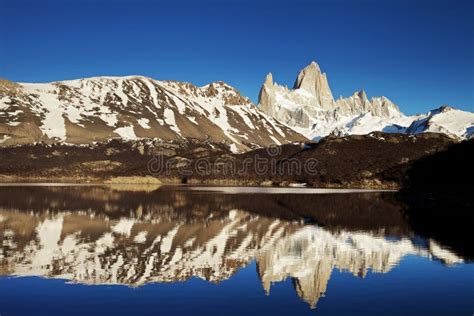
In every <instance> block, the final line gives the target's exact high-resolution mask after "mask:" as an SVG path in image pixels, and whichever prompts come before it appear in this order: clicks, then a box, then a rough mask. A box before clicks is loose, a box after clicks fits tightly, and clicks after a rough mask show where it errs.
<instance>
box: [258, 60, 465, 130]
mask: <svg viewBox="0 0 474 316" xmlns="http://www.w3.org/2000/svg"><path fill="white" fill-rule="evenodd" d="M259 105H260V108H261V109H262V111H263V112H265V113H267V114H268V115H270V116H272V117H274V118H275V119H277V120H279V121H281V122H283V123H285V124H287V125H288V126H289V127H292V128H293V129H295V130H296V131H298V132H300V133H302V134H303V135H305V136H306V137H308V138H310V139H319V138H321V137H324V136H327V135H329V134H336V135H347V134H368V133H370V132H373V131H383V132H389V133H409V134H416V133H422V132H427V131H429V132H438V133H445V134H447V135H449V136H450V137H454V138H460V139H466V138H469V137H471V136H472V134H473V133H474V113H469V112H464V111H460V110H455V109H452V108H449V109H450V110H452V111H454V112H455V113H454V112H453V113H452V114H451V115H449V118H446V117H445V118H439V117H438V118H437V119H435V118H433V116H434V115H438V116H439V113H440V111H439V110H433V111H431V112H429V113H427V114H423V115H414V116H406V115H404V114H403V113H402V112H401V111H400V109H399V108H398V106H397V105H395V104H394V103H393V102H392V101H390V100H389V99H388V98H387V97H384V96H382V97H373V98H371V99H369V98H368V96H367V94H366V93H365V91H357V92H355V93H354V94H353V95H351V96H349V97H346V98H344V97H340V98H339V99H337V100H334V98H333V95H332V92H331V89H330V87H329V84H328V79H327V76H326V74H325V73H323V72H322V71H321V69H320V67H319V66H318V64H317V63H316V62H314V61H313V62H312V63H311V64H310V65H308V66H307V67H305V68H303V69H302V70H301V71H300V72H299V74H298V76H297V78H296V81H295V84H294V86H293V88H292V89H288V88H287V87H284V86H281V85H278V84H276V83H274V82H273V77H272V75H271V74H269V75H267V77H266V79H265V82H264V84H263V86H262V88H261V90H260V94H259ZM445 116H446V115H445ZM427 121H430V123H427ZM412 124H414V125H412Z"/></svg>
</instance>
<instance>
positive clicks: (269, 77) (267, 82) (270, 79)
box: [263, 72, 273, 85]
mask: <svg viewBox="0 0 474 316" xmlns="http://www.w3.org/2000/svg"><path fill="white" fill-rule="evenodd" d="M263 84H264V85H273V75H272V73H271V72H269V73H268V74H267V76H266V77H265V81H264V83H263Z"/></svg>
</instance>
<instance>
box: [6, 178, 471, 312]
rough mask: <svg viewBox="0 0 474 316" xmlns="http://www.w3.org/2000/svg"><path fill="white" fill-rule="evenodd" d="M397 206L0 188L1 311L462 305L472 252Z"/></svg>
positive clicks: (335, 195)
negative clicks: (426, 229) (421, 230)
mask: <svg viewBox="0 0 474 316" xmlns="http://www.w3.org/2000/svg"><path fill="white" fill-rule="evenodd" d="M298 190H302V191H298ZM403 207H404V205H402V204H401V203H400V202H398V201H397V199H395V195H394V193H393V192H365V191H355V192H354V191H350V192H347V191H336V192H333V191H324V192H307V191H305V190H304V189H296V188H294V189H290V190H285V189H277V190H274V189H272V190H265V189H264V190H262V189H258V188H257V189H248V188H245V189H237V188H205V187H166V186H164V187H158V186H136V185H134V186H123V185H114V186H1V187H0V274H1V277H0V314H1V315H2V316H3V315H32V314H34V315H71V314H72V315H75V314H77V315H84V314H100V315H125V314H131V315H156V314H175V315H180V314H182V315H189V314H193V315H196V314H203V315H205V314H222V315H224V314H225V315H242V314H243V313H252V314H254V313H258V314H259V315H260V314H263V315H265V314H268V315H276V314H278V315H280V314H287V315H300V314H301V315H305V314H312V315H314V314H318V315H326V314H336V315H341V314H347V315H354V314H361V315H368V314H373V315H380V314H393V315H400V314H430V315H436V314H439V315H446V314H472V312H473V311H474V308H473V307H474V304H473V297H474V267H473V264H470V263H468V260H467V259H468V258H466V257H465V256H464V254H463V253H461V252H459V251H457V250H455V249H451V248H449V247H447V246H446V244H445V243H444V241H443V240H435V239H432V238H428V237H424V236H420V235H419V234H418V233H417V231H415V230H414V229H413V227H412V225H411V224H410V223H409V222H408V221H407V219H406V216H404V215H403V213H402V210H403Z"/></svg>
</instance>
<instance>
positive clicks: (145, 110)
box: [0, 76, 304, 150]
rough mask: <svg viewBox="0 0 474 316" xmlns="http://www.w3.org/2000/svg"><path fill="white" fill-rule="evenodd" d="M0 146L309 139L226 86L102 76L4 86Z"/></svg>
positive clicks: (242, 144) (236, 144)
mask: <svg viewBox="0 0 474 316" xmlns="http://www.w3.org/2000/svg"><path fill="white" fill-rule="evenodd" d="M0 109H1V112H0V144H1V145H14V144H18V143H32V142H35V141H45V142H52V141H62V142H68V143H76V144H88V143H91V142H93V141H103V140H108V139H110V138H122V139H132V140H133V139H137V138H148V137H158V138H162V139H167V140H173V139H183V138H196V139H208V140H211V141H215V142H221V141H223V142H227V143H229V144H232V148H233V149H234V150H245V149H247V148H249V147H252V145H257V146H264V145H268V144H270V143H275V142H276V143H280V142H281V143H284V142H291V141H295V140H303V139H304V138H303V137H301V136H300V135H298V134H296V133H295V132H294V131H293V130H291V129H289V128H287V127H286V126H284V125H282V124H280V123H278V122H276V121H275V120H274V119H273V118H271V117H268V116H267V115H266V114H264V113H262V112H261V111H260V110H259V109H258V108H257V107H256V106H255V105H254V104H252V103H251V102H250V100H249V99H247V98H245V97H243V96H241V95H240V93H239V92H238V91H237V90H236V89H234V88H233V87H230V86H229V85H227V84H225V83H223V82H214V83H211V84H208V85H206V86H203V87H196V86H194V85H192V84H190V83H184V82H175V81H158V80H153V79H151V78H146V77H140V76H131V77H97V78H87V79H79V80H69V81H60V82H53V83H45V84H32V83H13V82H9V81H6V80H0Z"/></svg>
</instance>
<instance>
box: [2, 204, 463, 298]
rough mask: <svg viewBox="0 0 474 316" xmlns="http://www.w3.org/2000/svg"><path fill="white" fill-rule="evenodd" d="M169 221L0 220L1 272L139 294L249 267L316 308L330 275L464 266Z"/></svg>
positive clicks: (7, 215) (14, 214) (260, 219)
mask: <svg viewBox="0 0 474 316" xmlns="http://www.w3.org/2000/svg"><path fill="white" fill-rule="evenodd" d="M170 207H171V206H170ZM172 214H173V212H172V211H171V213H170V210H169V209H166V210H165V209H163V213H162V215H160V213H147V212H144V210H143V209H141V208H140V209H137V210H136V211H134V212H133V214H131V216H130V217H122V218H120V219H112V218H108V217H107V216H104V215H100V214H95V213H88V212H82V211H81V212H77V213H74V212H60V213H56V214H55V215H53V214H42V213H39V214H34V213H30V212H28V213H24V212H18V211H13V210H12V211H6V210H1V211H0V221H1V222H2V226H3V228H4V229H3V230H2V232H1V235H0V259H1V260H0V272H1V273H2V274H7V275H16V276H28V275H33V276H45V277H51V278H61V279H67V280H71V281H73V282H79V283H87V284H124V285H129V286H139V285H142V284H145V283H149V282H173V281H184V280H187V279H189V278H191V277H193V276H196V277H199V278H202V279H205V280H209V281H212V282H219V281H222V280H225V279H228V278H230V277H231V276H232V275H233V274H234V273H235V272H236V271H237V270H238V269H239V268H241V267H243V266H245V265H247V264H248V263H249V262H250V261H252V260H256V261H257V266H258V273H259V276H260V279H261V281H262V284H263V287H264V289H265V290H266V291H267V292H269V291H270V285H271V283H273V282H279V281H282V280H285V279H286V278H288V277H291V278H293V284H294V286H295V290H296V291H297V293H298V295H299V296H300V297H301V298H302V299H303V300H304V301H306V302H308V304H310V305H311V306H313V307H314V306H315V305H316V303H317V301H318V299H319V298H320V297H321V296H322V294H324V292H325V291H326V287H327V283H328V282H329V279H330V276H331V272H332V270H333V269H334V268H336V269H339V270H342V271H349V272H351V273H353V274H354V275H358V276H364V275H365V274H366V273H367V271H368V270H369V269H370V270H372V271H373V272H381V273H385V272H387V271H389V270H390V268H391V267H393V266H394V265H397V264H398V262H399V261H400V259H401V258H402V257H403V256H406V255H408V254H415V255H420V256H433V257H436V258H439V259H440V260H443V261H444V262H446V263H456V262H460V261H462V260H461V259H460V258H458V257H457V256H456V255H454V254H453V253H451V252H449V251H447V250H445V249H442V248H440V247H439V246H438V245H437V244H435V243H433V242H431V243H432V244H428V245H426V246H424V245H423V246H420V245H419V244H415V243H413V242H412V241H411V240H410V239H406V238H401V239H390V240H388V239H385V238H383V237H377V236H374V235H372V234H371V233H363V232H348V231H342V232H338V233H331V232H330V231H327V230H325V229H322V228H320V227H317V226H307V225H303V224H302V223H300V222H291V221H282V220H279V219H274V218H267V217H264V216H257V215H254V214H251V213H248V212H245V211H242V210H231V211H229V212H227V213H223V212H218V213H216V214H213V213H211V214H207V215H206V216H205V218H199V217H198V215H196V216H197V217H196V218H194V219H184V218H183V219H178V218H176V216H174V215H172ZM170 215H171V216H170Z"/></svg>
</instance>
